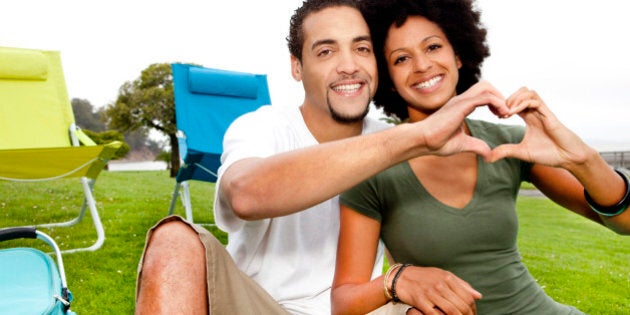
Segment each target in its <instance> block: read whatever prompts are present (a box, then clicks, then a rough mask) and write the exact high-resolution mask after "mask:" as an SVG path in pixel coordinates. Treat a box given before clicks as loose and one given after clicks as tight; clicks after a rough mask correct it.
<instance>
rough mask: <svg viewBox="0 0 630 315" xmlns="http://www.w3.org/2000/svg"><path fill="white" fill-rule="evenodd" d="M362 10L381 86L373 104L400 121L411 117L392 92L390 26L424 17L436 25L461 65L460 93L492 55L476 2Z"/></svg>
mask: <svg viewBox="0 0 630 315" xmlns="http://www.w3.org/2000/svg"><path fill="white" fill-rule="evenodd" d="M360 3H361V10H362V12H363V15H364V17H365V19H366V21H367V23H368V25H369V27H370V32H371V35H372V41H373V44H374V53H375V55H376V60H377V62H378V73H379V74H378V76H379V87H378V90H377V91H376V95H375V96H374V104H375V105H376V106H377V107H380V108H383V111H384V112H385V113H386V114H387V115H389V116H392V115H395V116H397V117H398V118H399V119H401V120H405V119H407V118H408V117H409V114H408V112H407V103H406V102H405V101H404V100H403V99H402V98H401V97H400V95H399V94H398V93H397V92H395V91H394V90H393V87H394V85H393V83H392V80H391V78H390V77H389V71H388V69H387V62H386V61H385V54H384V52H383V50H384V46H385V40H386V39H387V32H388V30H389V28H390V26H391V25H395V26H396V27H400V26H402V25H403V24H404V23H405V21H406V20H407V18H408V17H409V16H422V17H425V18H426V19H428V20H429V21H431V22H433V23H435V24H437V25H438V26H439V27H440V29H441V30H442V31H443V32H444V34H445V35H446V37H447V38H448V40H449V42H450V43H451V45H452V46H453V49H454V51H455V54H456V55H457V56H458V57H459V59H460V60H461V62H462V67H461V68H460V69H459V81H458V83H457V94H460V93H462V92H464V91H466V90H467V89H468V88H469V87H471V86H472V85H473V84H475V83H477V82H478V81H479V77H480V75H481V65H482V63H483V60H484V59H485V58H486V57H488V56H490V49H489V48H488V46H487V43H486V33H487V32H486V29H485V28H484V27H483V25H482V24H481V21H480V15H481V14H480V12H479V11H477V10H476V9H475V8H474V5H473V0H361V1H360Z"/></svg>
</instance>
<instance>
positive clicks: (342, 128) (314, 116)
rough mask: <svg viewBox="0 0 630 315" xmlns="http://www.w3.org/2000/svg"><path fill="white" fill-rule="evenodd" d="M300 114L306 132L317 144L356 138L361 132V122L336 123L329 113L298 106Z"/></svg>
mask: <svg viewBox="0 0 630 315" xmlns="http://www.w3.org/2000/svg"><path fill="white" fill-rule="evenodd" d="M300 112H301V113H302V118H303V119H304V122H305V123H306V126H307V127H308V130H309V131H310V132H311V134H312V135H313V137H315V139H316V140H317V142H319V143H324V142H329V141H335V140H340V139H344V138H349V137H353V136H358V135H360V134H361V132H362V131H363V120H362V121H360V122H356V123H343V122H338V121H336V120H334V119H333V118H332V115H331V114H330V113H329V112H324V111H318V110H316V109H312V108H310V107H309V106H305V105H302V106H300Z"/></svg>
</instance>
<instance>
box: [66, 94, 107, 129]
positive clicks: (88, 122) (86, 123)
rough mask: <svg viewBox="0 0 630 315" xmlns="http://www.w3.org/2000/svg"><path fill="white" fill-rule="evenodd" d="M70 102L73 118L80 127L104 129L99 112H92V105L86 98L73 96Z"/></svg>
mask: <svg viewBox="0 0 630 315" xmlns="http://www.w3.org/2000/svg"><path fill="white" fill-rule="evenodd" d="M70 102H71V103H72V111H73V112H74V119H75V120H76V123H77V125H78V126H79V127H81V129H89V130H92V131H97V132H100V131H105V129H106V128H105V124H104V123H103V122H102V121H101V118H100V116H101V115H100V113H98V112H94V106H92V104H91V103H90V102H89V101H88V100H85V99H80V98H73V99H72V101H70Z"/></svg>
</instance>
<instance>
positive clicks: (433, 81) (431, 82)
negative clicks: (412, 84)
mask: <svg viewBox="0 0 630 315" xmlns="http://www.w3.org/2000/svg"><path fill="white" fill-rule="evenodd" d="M440 80H442V76H437V77H435V78H433V79H431V80H428V81H424V82H420V83H418V84H416V88H418V89H426V88H429V87H432V86H434V85H435V84H436V83H438V82H440Z"/></svg>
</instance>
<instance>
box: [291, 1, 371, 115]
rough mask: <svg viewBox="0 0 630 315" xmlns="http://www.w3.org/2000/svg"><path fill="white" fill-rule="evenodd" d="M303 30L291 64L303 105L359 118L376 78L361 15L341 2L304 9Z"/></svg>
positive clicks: (368, 100) (368, 34) (366, 106)
mask: <svg viewBox="0 0 630 315" xmlns="http://www.w3.org/2000/svg"><path fill="white" fill-rule="evenodd" d="M303 30H304V46H303V52H302V62H300V61H299V60H297V59H295V58H292V70H293V76H294V77H295V78H296V79H297V80H302V81H303V84H304V91H305V105H307V106H314V107H316V108H317V109H319V110H326V111H329V112H330V114H331V115H332V117H333V118H334V119H335V120H337V121H339V122H357V121H361V120H362V119H363V118H364V117H365V115H366V114H367V111H368V108H369V103H370V100H371V99H372V97H373V96H374V93H375V91H376V86H377V83H378V82H377V80H378V79H377V78H378V76H377V70H376V59H375V57H374V52H373V50H372V42H371V40H370V32H369V29H368V26H367V24H366V23H365V20H364V19H363V16H362V15H361V13H360V12H359V11H358V10H356V9H353V8H349V7H345V6H339V7H332V8H327V9H324V10H321V11H319V12H316V13H313V14H311V15H309V16H308V17H307V18H306V19H305V20H304V25H303ZM307 103H308V104H307Z"/></svg>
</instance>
